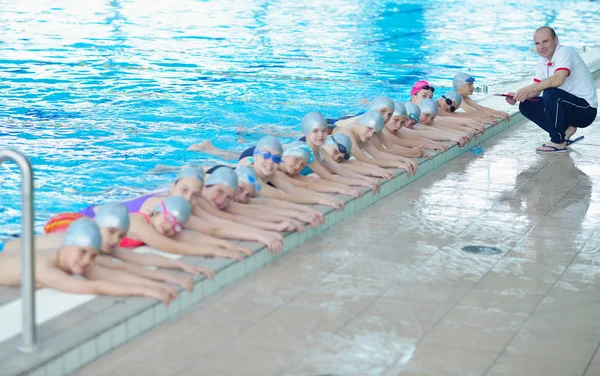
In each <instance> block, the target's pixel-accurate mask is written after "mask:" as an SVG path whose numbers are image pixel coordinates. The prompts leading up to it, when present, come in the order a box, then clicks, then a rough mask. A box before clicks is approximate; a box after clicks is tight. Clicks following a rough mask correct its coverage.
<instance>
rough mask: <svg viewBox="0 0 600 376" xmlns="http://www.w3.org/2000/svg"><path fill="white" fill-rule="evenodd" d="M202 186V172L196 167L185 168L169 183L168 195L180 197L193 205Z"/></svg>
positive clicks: (198, 196) (199, 194)
mask: <svg viewBox="0 0 600 376" xmlns="http://www.w3.org/2000/svg"><path fill="white" fill-rule="evenodd" d="M203 186H204V170H202V169H201V168H198V167H192V166H185V167H183V168H182V169H181V170H180V171H179V173H177V176H176V177H175V180H174V181H173V183H171V186H170V187H169V195H171V196H181V197H183V198H185V199H186V200H187V201H188V202H189V203H190V204H191V205H193V204H195V203H196V202H197V200H198V199H199V198H200V196H201V193H202V187H203Z"/></svg>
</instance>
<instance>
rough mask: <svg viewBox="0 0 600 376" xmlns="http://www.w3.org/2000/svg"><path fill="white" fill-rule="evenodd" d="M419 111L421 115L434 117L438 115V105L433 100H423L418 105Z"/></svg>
mask: <svg viewBox="0 0 600 376" xmlns="http://www.w3.org/2000/svg"><path fill="white" fill-rule="evenodd" d="M419 109H420V110H421V113H422V114H427V115H431V116H433V117H436V116H437V114H438V105H437V103H435V101H434V100H433V99H430V98H425V99H423V100H422V101H421V103H419Z"/></svg>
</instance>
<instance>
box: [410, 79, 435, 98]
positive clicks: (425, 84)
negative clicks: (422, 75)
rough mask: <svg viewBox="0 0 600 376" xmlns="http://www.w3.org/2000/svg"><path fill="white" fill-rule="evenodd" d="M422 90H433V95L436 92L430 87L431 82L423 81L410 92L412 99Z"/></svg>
mask: <svg viewBox="0 0 600 376" xmlns="http://www.w3.org/2000/svg"><path fill="white" fill-rule="evenodd" d="M421 89H425V90H431V92H432V93H433V92H434V91H435V89H434V88H433V86H431V85H429V82H427V81H425V80H421V81H419V82H417V83H416V84H415V86H413V88H412V90H411V91H410V96H411V97H412V96H413V95H415V94H417V93H418V92H419V90H421Z"/></svg>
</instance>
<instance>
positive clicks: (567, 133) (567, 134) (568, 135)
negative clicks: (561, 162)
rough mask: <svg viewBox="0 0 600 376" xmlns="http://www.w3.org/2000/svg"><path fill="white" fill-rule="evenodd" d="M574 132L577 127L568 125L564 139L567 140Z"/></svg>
mask: <svg viewBox="0 0 600 376" xmlns="http://www.w3.org/2000/svg"><path fill="white" fill-rule="evenodd" d="M575 132H577V128H575V127H571V126H569V127H568V128H567V130H566V131H565V140H567V141H569V140H570V139H571V137H573V135H574V134H575Z"/></svg>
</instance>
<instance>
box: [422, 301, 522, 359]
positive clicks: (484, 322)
mask: <svg viewBox="0 0 600 376" xmlns="http://www.w3.org/2000/svg"><path fill="white" fill-rule="evenodd" d="M527 317H528V315H527V314H525V313H515V312H502V311H498V310H495V309H486V308H480V307H476V306H457V307H455V308H454V309H452V310H451V311H450V312H449V313H448V314H447V315H446V316H445V317H444V318H443V319H442V320H441V321H439V322H438V323H437V324H436V325H435V326H434V327H433V328H432V329H431V330H430V331H429V332H428V333H427V335H426V336H425V338H424V339H423V341H422V342H421V344H422V345H424V346H442V347H450V346H456V347H460V348H465V349H472V350H485V351H496V352H500V351H501V350H503V349H504V347H505V346H506V345H507V344H508V342H509V341H510V339H511V338H512V337H513V335H514V334H515V333H516V332H517V330H518V329H519V327H520V326H521V324H522V323H523V322H524V321H525V320H526V319H527Z"/></svg>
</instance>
